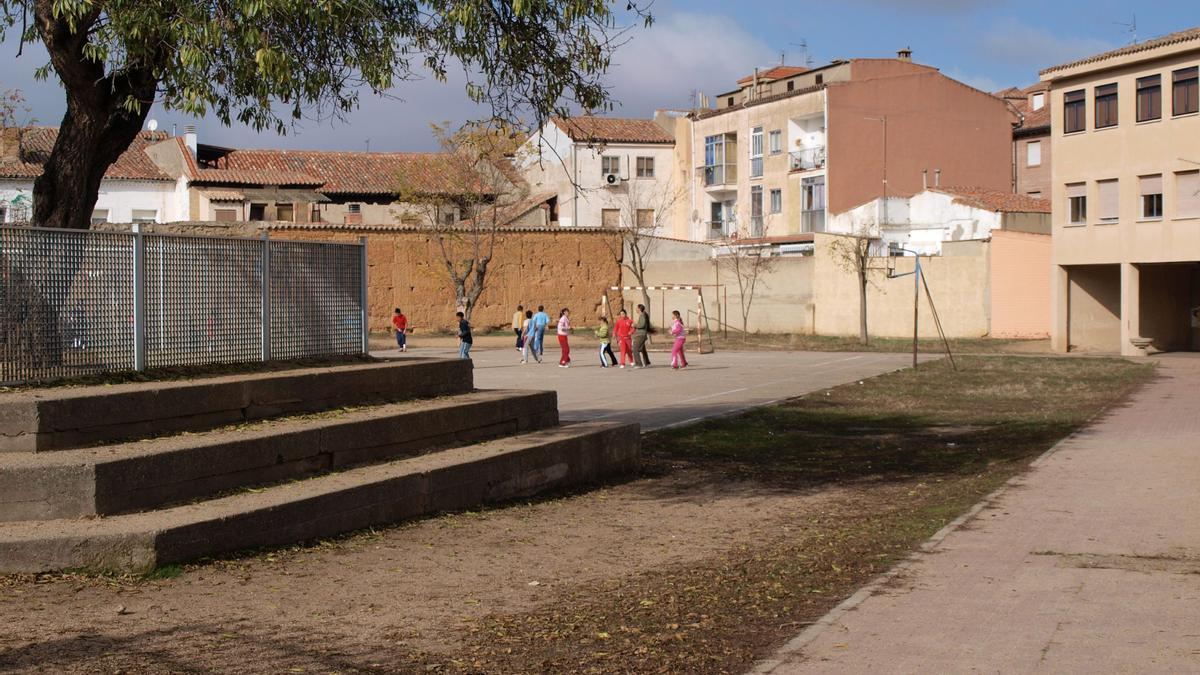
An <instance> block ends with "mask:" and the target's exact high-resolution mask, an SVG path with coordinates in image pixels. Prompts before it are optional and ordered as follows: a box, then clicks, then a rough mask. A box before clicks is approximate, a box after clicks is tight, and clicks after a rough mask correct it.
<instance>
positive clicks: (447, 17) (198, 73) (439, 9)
mask: <svg viewBox="0 0 1200 675" xmlns="http://www.w3.org/2000/svg"><path fill="white" fill-rule="evenodd" d="M626 7H627V9H628V10H629V11H631V12H632V14H633V15H634V16H636V17H639V18H641V19H642V21H643V22H644V23H645V25H649V24H650V22H651V17H650V15H649V14H648V13H645V12H643V11H642V10H640V9H639V8H638V7H637V5H636V4H635V3H633V2H629V3H627V5H626ZM0 20H2V21H3V23H0V30H2V29H3V27H5V26H7V27H9V28H10V29H11V27H13V26H14V25H16V24H17V23H18V22H20V23H21V25H22V26H24V27H25V28H24V29H23V30H22V31H21V42H22V44H24V43H27V42H33V41H40V42H42V43H43V44H44V45H45V47H46V50H47V52H48V53H49V57H50V60H49V63H48V64H46V65H44V66H42V67H41V68H39V69H38V76H39V77H43V78H44V77H48V76H49V75H50V73H51V72H53V73H54V74H55V75H56V76H57V78H58V79H59V81H60V82H61V83H62V85H63V88H64V90H65V92H66V103H67V109H66V113H65V114H64V115H63V119H62V122H61V124H60V127H59V133H58V138H57V140H56V141H55V144H54V148H53V150H52V151H51V153H50V157H49V159H48V160H47V161H46V163H45V165H44V167H45V168H44V171H43V173H42V175H41V176H40V177H39V178H38V179H37V180H36V182H35V184H34V194H35V197H36V199H35V205H34V208H35V213H34V219H35V220H36V221H37V223H38V224H39V225H43V226H46V227H70V228H80V229H82V228H86V227H88V224H89V221H90V218H91V213H92V207H93V206H94V205H95V202H96V197H97V193H98V191H99V187H100V180H101V178H102V177H103V176H104V172H105V170H106V169H107V168H108V167H109V166H110V165H111V164H112V163H113V162H114V161H116V159H117V158H118V157H119V156H120V154H121V153H122V152H124V151H125V149H127V148H128V147H129V144H130V143H131V142H132V141H133V139H134V138H135V137H136V135H137V133H138V131H139V130H140V129H141V128H142V125H143V123H144V122H145V120H146V117H147V115H148V114H149V111H150V108H151V107H152V106H153V105H154V104H155V103H156V102H157V103H159V104H161V105H162V106H163V107H164V108H166V109H168V110H178V111H182V112H184V113H187V114H191V115H205V114H206V113H208V112H210V111H211V112H212V113H213V114H214V115H215V116H216V117H217V118H218V119H219V120H220V121H221V122H222V123H223V124H230V123H232V121H233V120H237V121H239V122H242V123H244V124H247V125H249V126H251V127H252V128H254V129H257V130H262V129H268V128H273V129H275V130H276V131H277V132H279V133H284V132H286V130H287V128H288V120H291V121H293V122H294V121H295V120H297V119H300V118H301V116H302V115H303V114H304V113H305V112H307V111H315V112H316V113H317V114H318V115H321V116H332V117H341V116H343V115H344V114H345V113H347V112H349V111H350V110H353V109H354V108H355V107H356V106H357V104H358V98H359V89H360V88H365V89H368V90H370V91H371V92H374V93H376V94H382V93H384V92H385V91H387V90H388V89H390V88H391V87H392V86H393V85H394V84H395V83H397V82H400V81H403V80H408V79H413V78H415V77H417V76H418V74H420V73H422V72H424V71H427V72H429V73H431V74H432V75H433V76H434V77H436V78H438V79H439V80H444V79H445V77H446V73H447V71H448V69H449V68H450V67H451V66H452V65H454V64H458V65H461V66H462V68H463V69H464V71H465V72H466V73H467V75H468V84H467V94H468V96H469V97H470V98H471V99H472V100H474V101H476V102H478V103H486V104H489V105H490V107H491V109H492V115H493V116H494V117H497V118H500V119H506V120H515V119H516V118H517V117H518V114H519V113H521V112H526V113H527V114H530V115H532V117H533V118H534V120H535V121H536V122H537V123H538V124H541V122H542V121H544V120H545V119H546V118H548V117H549V116H550V115H552V114H566V113H567V112H569V111H568V106H569V104H572V103H574V104H577V105H578V106H580V107H582V108H583V109H584V110H596V109H604V108H606V107H608V106H609V105H610V94H609V92H608V90H607V89H606V87H605V85H604V83H603V75H604V73H605V72H606V71H607V69H608V66H609V62H610V56H611V53H612V50H613V49H614V48H615V46H616V45H617V44H618V40H619V37H620V36H621V35H622V33H623V31H622V29H620V28H618V27H617V23H616V15H615V14H614V13H613V12H612V10H610V8H609V6H608V3H607V2H603V1H597V0H492V1H491V2H476V1H474V0H320V1H314V0H0Z"/></svg>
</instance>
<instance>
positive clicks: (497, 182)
mask: <svg viewBox="0 0 1200 675" xmlns="http://www.w3.org/2000/svg"><path fill="white" fill-rule="evenodd" d="M433 132H434V136H435V137H437V138H438V141H439V143H440V144H441V146H442V150H443V152H444V155H443V157H441V158H440V159H441V160H442V166H441V167H440V169H441V173H442V175H443V176H444V181H443V183H444V184H443V186H442V187H441V189H439V190H438V191H436V192H435V191H423V190H422V189H421V188H420V187H418V186H421V185H422V184H424V183H425V181H424V180H423V176H419V175H404V174H401V175H400V176H399V180H400V189H399V190H398V193H399V199H398V201H400V202H401V203H403V204H405V208H407V209H408V211H409V213H413V214H417V216H418V220H419V222H420V225H421V226H422V227H424V228H426V229H427V230H428V231H429V232H430V233H431V235H432V236H433V238H434V241H436V242H437V247H438V252H439V253H440V254H441V259H442V263H443V265H444V266H445V268H446V274H447V278H448V281H449V285H450V288H451V289H452V291H453V292H454V302H455V306H456V307H458V308H459V309H460V310H461V311H462V313H463V314H464V315H465V317H466V319H467V321H470V320H471V314H472V312H473V311H474V310H475V306H476V304H477V303H478V302H479V297H480V296H481V295H483V291H484V289H485V288H486V287H487V274H488V270H489V268H490V266H491V264H492V262H493V258H494V256H495V251H496V239H497V236H498V235H499V233H500V230H501V229H502V228H503V227H504V226H505V225H507V224H508V223H509V222H510V221H511V220H512V219H513V218H515V217H517V216H519V215H520V211H521V207H522V205H523V204H524V203H525V202H526V199H527V197H528V189H527V187H526V186H525V184H524V182H523V181H520V180H519V179H516V178H514V177H510V176H511V174H512V172H511V171H510V170H509V168H508V167H510V166H511V164H510V162H511V161H512V159H511V156H512V154H513V153H514V152H515V151H516V149H517V148H519V147H520V145H521V143H522V142H523V140H524V136H523V135H522V134H520V133H518V132H515V131H512V130H511V129H510V128H509V127H507V126H506V125H503V124H499V123H493V124H486V125H478V124H468V125H465V126H463V127H462V128H460V129H458V130H457V131H454V132H449V131H447V127H445V126H437V125H435V126H434V128H433Z"/></svg>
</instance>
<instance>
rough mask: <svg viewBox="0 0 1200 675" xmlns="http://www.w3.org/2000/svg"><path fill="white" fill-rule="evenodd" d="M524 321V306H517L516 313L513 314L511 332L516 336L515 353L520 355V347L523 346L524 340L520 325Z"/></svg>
mask: <svg viewBox="0 0 1200 675" xmlns="http://www.w3.org/2000/svg"><path fill="white" fill-rule="evenodd" d="M524 321H525V305H517V311H515V312H513V323H512V327H513V332H514V333H516V334H517V353H518V354H519V353H521V347H524V346H525V340H524V339H523V338H522V337H521V335H522V332H523V331H522V330H521V328H522V325H521V324H522V323H524Z"/></svg>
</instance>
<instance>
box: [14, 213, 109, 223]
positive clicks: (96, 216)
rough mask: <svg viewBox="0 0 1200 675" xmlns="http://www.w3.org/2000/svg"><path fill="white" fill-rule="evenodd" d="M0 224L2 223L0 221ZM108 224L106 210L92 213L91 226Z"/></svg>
mask: <svg viewBox="0 0 1200 675" xmlns="http://www.w3.org/2000/svg"><path fill="white" fill-rule="evenodd" d="M0 222H4V221H3V220H0ZM107 222H108V209H96V210H95V211H92V224H93V225H99V224H101V223H107Z"/></svg>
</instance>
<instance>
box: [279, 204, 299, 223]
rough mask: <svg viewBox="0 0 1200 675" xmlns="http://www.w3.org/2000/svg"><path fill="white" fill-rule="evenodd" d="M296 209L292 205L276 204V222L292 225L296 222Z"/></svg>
mask: <svg viewBox="0 0 1200 675" xmlns="http://www.w3.org/2000/svg"><path fill="white" fill-rule="evenodd" d="M295 213H296V207H295V206H293V205H292V204H276V205H275V220H278V221H279V222H282V223H290V222H292V221H293V220H295V219H296V218H295Z"/></svg>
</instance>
